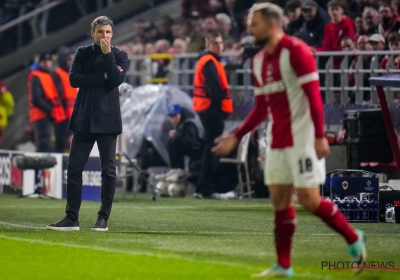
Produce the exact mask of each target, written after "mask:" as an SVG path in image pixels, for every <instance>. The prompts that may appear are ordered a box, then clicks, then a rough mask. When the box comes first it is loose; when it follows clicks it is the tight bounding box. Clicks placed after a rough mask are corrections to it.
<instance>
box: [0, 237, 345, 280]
mask: <svg viewBox="0 0 400 280" xmlns="http://www.w3.org/2000/svg"><path fill="white" fill-rule="evenodd" d="M0 238H1V239H6V240H13V241H21V242H28V243H36V244H43V245H50V246H60V247H67V248H77V249H88V250H94V251H103V252H108V253H116V254H124V255H134V256H149V257H156V258H160V259H178V260H184V261H188V262H194V263H208V264H215V265H226V266H230V267H238V268H244V269H248V270H256V269H257V268H256V267H254V266H247V265H243V264H238V263H227V262H220V261H204V260H196V259H192V258H184V257H182V256H179V255H173V254H170V255H160V254H154V253H148V252H135V251H121V250H112V249H108V248H103V247H97V246H82V245H77V244H67V243H59V242H48V241H44V240H37V239H29V238H20V237H10V236H6V235H2V234H0ZM295 276H296V277H301V278H305V279H326V280H330V279H332V280H334V279H337V278H332V277H329V276H325V275H321V274H311V273H295Z"/></svg>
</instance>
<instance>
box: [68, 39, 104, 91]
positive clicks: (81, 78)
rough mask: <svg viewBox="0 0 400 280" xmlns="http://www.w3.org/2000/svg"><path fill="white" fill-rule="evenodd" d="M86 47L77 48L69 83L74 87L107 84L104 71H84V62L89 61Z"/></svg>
mask: <svg viewBox="0 0 400 280" xmlns="http://www.w3.org/2000/svg"><path fill="white" fill-rule="evenodd" d="M86 55H87V54H86V53H85V48H84V47H81V48H78V49H77V50H76V53H75V56H74V60H73V61H72V65H71V69H70V70H69V83H70V84H71V87H73V88H92V87H102V86H104V85H105V84H106V79H105V78H104V73H96V74H85V73H84V72H83V67H82V65H84V63H85V62H86V61H87V59H88V58H87V57H85V56H86Z"/></svg>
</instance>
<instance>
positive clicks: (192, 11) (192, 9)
mask: <svg viewBox="0 0 400 280" xmlns="http://www.w3.org/2000/svg"><path fill="white" fill-rule="evenodd" d="M211 13H212V11H211V5H210V1H208V0H181V16H182V18H183V19H190V18H193V17H206V16H208V15H210V14H211Z"/></svg>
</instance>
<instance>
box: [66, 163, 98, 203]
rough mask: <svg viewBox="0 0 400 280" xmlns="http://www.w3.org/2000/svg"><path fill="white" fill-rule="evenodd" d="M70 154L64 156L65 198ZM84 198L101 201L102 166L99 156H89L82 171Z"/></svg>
mask: <svg viewBox="0 0 400 280" xmlns="http://www.w3.org/2000/svg"><path fill="white" fill-rule="evenodd" d="M67 163H68V156H63V194H62V197H63V198H67ZM82 200H91V201H101V168H100V159H99V158H98V157H89V159H88V161H87V162H86V165H85V168H84V170H83V172H82Z"/></svg>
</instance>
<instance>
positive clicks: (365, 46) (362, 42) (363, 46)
mask: <svg viewBox="0 0 400 280" xmlns="http://www.w3.org/2000/svg"><path fill="white" fill-rule="evenodd" d="M357 49H359V50H360V51H372V50H373V48H372V45H371V44H370V43H369V42H368V36H360V37H358V40H357Z"/></svg>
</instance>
